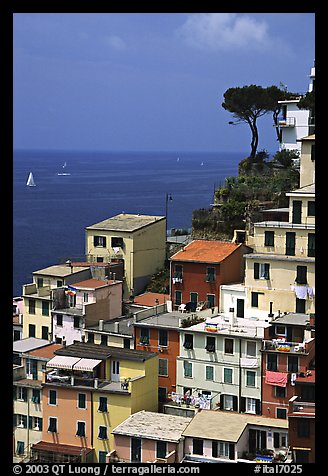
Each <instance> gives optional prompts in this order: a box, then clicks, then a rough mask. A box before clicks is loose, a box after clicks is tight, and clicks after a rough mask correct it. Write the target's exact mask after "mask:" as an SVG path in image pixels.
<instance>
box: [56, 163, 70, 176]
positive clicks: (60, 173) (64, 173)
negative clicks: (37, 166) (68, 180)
mask: <svg viewBox="0 0 328 476" xmlns="http://www.w3.org/2000/svg"><path fill="white" fill-rule="evenodd" d="M66 166H67V163H66V162H64V165H63V169H65V168H66ZM57 175H71V174H70V173H68V172H58V174H57Z"/></svg>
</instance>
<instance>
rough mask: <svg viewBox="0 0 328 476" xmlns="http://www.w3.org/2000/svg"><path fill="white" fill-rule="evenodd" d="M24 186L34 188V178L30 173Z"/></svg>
mask: <svg viewBox="0 0 328 476" xmlns="http://www.w3.org/2000/svg"><path fill="white" fill-rule="evenodd" d="M26 185H27V186H28V187H35V186H36V185H35V182H34V177H33V174H32V172H30V174H29V176H28V179H27V182H26Z"/></svg>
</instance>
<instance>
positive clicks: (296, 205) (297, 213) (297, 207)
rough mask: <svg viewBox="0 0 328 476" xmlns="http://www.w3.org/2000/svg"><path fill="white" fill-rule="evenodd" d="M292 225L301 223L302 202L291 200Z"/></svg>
mask: <svg viewBox="0 0 328 476" xmlns="http://www.w3.org/2000/svg"><path fill="white" fill-rule="evenodd" d="M292 223H295V224H300V223H302V201H301V200H293V212H292Z"/></svg>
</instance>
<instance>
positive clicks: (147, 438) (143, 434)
mask: <svg viewBox="0 0 328 476" xmlns="http://www.w3.org/2000/svg"><path fill="white" fill-rule="evenodd" d="M190 422H191V418H188V417H182V416H176V415H166V414H164V413H155V412H147V411H144V410H142V411H140V412H138V413H135V414H133V415H131V416H130V417H129V418H127V419H126V420H125V421H124V422H122V423H121V424H120V425H118V426H117V427H116V428H114V429H113V431H112V433H113V434H114V446H115V452H114V453H113V454H112V455H111V456H112V457H114V458H115V459H116V461H117V459H118V460H119V461H122V462H127V463H156V462H157V463H180V462H181V460H182V458H183V442H184V438H183V436H182V433H183V431H184V430H185V429H186V428H187V426H188V425H189V423H190ZM109 462H110V461H109Z"/></svg>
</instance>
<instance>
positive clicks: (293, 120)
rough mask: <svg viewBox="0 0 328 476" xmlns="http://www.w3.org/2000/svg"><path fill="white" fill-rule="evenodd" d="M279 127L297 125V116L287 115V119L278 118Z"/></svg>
mask: <svg viewBox="0 0 328 476" xmlns="http://www.w3.org/2000/svg"><path fill="white" fill-rule="evenodd" d="M278 126H279V127H295V126H296V118H295V117H286V118H285V119H279V120H278Z"/></svg>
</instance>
